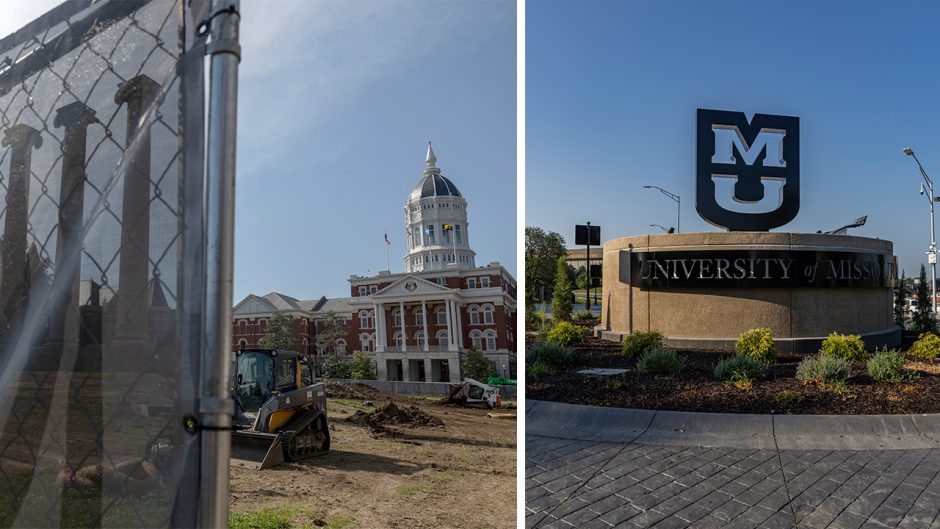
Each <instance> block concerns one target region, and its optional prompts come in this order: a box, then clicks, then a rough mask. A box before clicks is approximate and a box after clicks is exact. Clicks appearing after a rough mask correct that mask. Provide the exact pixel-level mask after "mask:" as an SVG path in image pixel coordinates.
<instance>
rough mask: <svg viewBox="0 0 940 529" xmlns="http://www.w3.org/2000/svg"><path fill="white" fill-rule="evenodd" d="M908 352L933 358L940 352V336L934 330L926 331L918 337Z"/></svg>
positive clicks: (912, 354)
mask: <svg viewBox="0 0 940 529" xmlns="http://www.w3.org/2000/svg"><path fill="white" fill-rule="evenodd" d="M908 352H909V353H911V356H919V357H921V358H929V359H931V360H933V359H934V358H937V355H938V354H940V336H937V335H936V334H934V333H932V332H925V333H923V334H921V335H920V336H918V337H917V341H916V342H914V345H912V346H911V350H910V351H908Z"/></svg>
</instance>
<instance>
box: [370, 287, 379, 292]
mask: <svg viewBox="0 0 940 529" xmlns="http://www.w3.org/2000/svg"><path fill="white" fill-rule="evenodd" d="M378 291H379V287H377V286H375V285H370V286H369V294H375V293H376V292H378Z"/></svg>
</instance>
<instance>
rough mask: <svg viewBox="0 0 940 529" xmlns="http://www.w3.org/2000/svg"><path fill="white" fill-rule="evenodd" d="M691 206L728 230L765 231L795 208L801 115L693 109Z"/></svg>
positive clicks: (789, 216) (783, 220)
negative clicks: (694, 146) (751, 114)
mask: <svg viewBox="0 0 940 529" xmlns="http://www.w3.org/2000/svg"><path fill="white" fill-rule="evenodd" d="M696 138H697V143H698V145H697V151H696V182H695V188H696V189H695V199H696V200H695V209H696V211H698V214H699V215H701V216H702V218H703V219H705V220H706V221H708V222H709V223H711V224H714V225H715V226H719V227H722V228H727V229H728V230H730V231H768V230H770V229H772V228H776V227H778V226H783V225H784V224H786V223H788V222H790V221H791V220H793V219H794V218H795V217H796V214H797V212H799V210H800V118H797V117H791V116H771V115H767V114H755V115H754V119H752V120H751V122H750V123H748V121H747V116H745V115H744V113H743V112H728V111H724V110H705V109H701V108H700V109H698V119H697V125H696Z"/></svg>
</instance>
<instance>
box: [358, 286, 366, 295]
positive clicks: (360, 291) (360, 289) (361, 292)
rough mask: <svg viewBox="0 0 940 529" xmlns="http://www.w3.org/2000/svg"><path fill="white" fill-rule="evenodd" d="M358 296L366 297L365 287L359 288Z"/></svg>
mask: <svg viewBox="0 0 940 529" xmlns="http://www.w3.org/2000/svg"><path fill="white" fill-rule="evenodd" d="M359 295H360V296H365V295H366V287H359Z"/></svg>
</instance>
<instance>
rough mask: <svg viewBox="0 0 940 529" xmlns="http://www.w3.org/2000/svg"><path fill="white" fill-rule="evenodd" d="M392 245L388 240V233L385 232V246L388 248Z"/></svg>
mask: <svg viewBox="0 0 940 529" xmlns="http://www.w3.org/2000/svg"><path fill="white" fill-rule="evenodd" d="M391 244H392V243H391V242H390V241H389V240H388V232H385V246H390V245H391Z"/></svg>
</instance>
